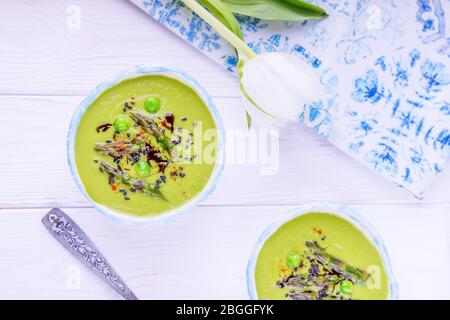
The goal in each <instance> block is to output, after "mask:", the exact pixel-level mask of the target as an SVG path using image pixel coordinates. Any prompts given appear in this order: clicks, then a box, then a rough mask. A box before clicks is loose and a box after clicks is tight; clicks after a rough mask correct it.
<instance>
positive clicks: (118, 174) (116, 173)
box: [100, 161, 167, 200]
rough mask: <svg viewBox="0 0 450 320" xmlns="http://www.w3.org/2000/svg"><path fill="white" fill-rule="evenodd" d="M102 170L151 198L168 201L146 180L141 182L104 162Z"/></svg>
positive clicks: (101, 165)
mask: <svg viewBox="0 0 450 320" xmlns="http://www.w3.org/2000/svg"><path fill="white" fill-rule="evenodd" d="M100 169H101V170H103V171H104V172H106V173H107V174H109V175H110V176H112V177H113V178H114V179H117V180H120V181H121V182H123V183H125V184H127V185H129V186H131V187H133V188H135V189H136V190H138V191H141V192H143V193H145V194H148V195H149V196H151V197H153V198H157V199H162V200H167V198H166V197H165V196H164V194H163V193H162V192H161V191H160V190H158V189H154V188H153V187H152V186H151V185H150V184H149V183H147V182H146V181H144V180H139V179H136V178H133V177H131V176H130V175H128V174H127V173H125V172H123V171H122V170H120V169H119V168H116V167H115V166H113V165H112V164H110V163H108V162H104V161H102V162H101V163H100Z"/></svg>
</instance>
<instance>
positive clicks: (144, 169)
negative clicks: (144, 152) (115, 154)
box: [134, 160, 150, 177]
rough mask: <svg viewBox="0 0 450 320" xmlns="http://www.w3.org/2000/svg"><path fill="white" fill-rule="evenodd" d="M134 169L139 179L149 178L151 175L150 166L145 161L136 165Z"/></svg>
mask: <svg viewBox="0 0 450 320" xmlns="http://www.w3.org/2000/svg"><path fill="white" fill-rule="evenodd" d="M134 169H135V170H136V174H137V175H138V176H139V177H147V176H148V175H150V165H149V164H148V162H147V161H145V160H140V161H138V162H137V163H136V164H135V165H134Z"/></svg>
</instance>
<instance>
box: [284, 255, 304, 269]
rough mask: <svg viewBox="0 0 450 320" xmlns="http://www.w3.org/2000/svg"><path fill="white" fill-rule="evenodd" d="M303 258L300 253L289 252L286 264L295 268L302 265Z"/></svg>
mask: <svg viewBox="0 0 450 320" xmlns="http://www.w3.org/2000/svg"><path fill="white" fill-rule="evenodd" d="M301 260H302V258H301V257H300V255H299V254H298V253H296V252H289V253H288V254H287V257H286V264H287V265H288V266H289V268H291V269H295V268H298V267H299V266H300V262H301Z"/></svg>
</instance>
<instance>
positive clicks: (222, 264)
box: [0, 204, 450, 299]
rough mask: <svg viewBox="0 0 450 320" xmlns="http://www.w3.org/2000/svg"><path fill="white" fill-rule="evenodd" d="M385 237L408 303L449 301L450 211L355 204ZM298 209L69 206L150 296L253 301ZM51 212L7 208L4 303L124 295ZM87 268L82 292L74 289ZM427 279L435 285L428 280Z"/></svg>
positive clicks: (0, 230)
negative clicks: (124, 220) (151, 212)
mask: <svg viewBox="0 0 450 320" xmlns="http://www.w3.org/2000/svg"><path fill="white" fill-rule="evenodd" d="M352 208H354V209H356V210H358V211H359V212H360V213H361V214H362V215H364V216H365V217H366V218H367V219H369V221H371V223H372V224H373V225H374V227H375V228H376V229H377V230H378V232H379V233H380V235H381V236H382V237H383V239H384V242H385V244H386V246H387V248H388V251H389V253H390V256H391V259H392V265H393V269H394V272H395V274H396V276H397V278H398V282H399V286H400V297H401V298H403V299H431V298H437V299H446V298H447V299H448V298H449V297H450V278H449V274H448V273H447V272H445V270H448V269H449V267H450V254H449V252H450V247H449V245H450V241H449V240H450V239H449V233H448V225H449V222H450V221H449V219H450V218H449V215H448V212H449V211H450V205H420V206H417V205H412V204H411V205H361V206H359V205H358V206H352ZM289 209H292V207H290V206H251V207H249V206H245V207H240V206H236V207H209V206H208V207H204V206H203V207H199V208H196V209H194V210H192V211H190V212H189V213H188V214H186V215H185V216H182V217H180V218H179V219H177V220H175V221H173V222H171V223H170V224H166V225H164V226H159V227H148V228H139V227H136V226H130V225H125V224H120V223H118V222H113V221H110V220H108V219H106V218H104V217H103V216H101V215H100V214H98V213H96V212H95V210H93V209H74V208H67V209H64V210H65V211H66V212H67V213H68V214H69V215H71V216H72V218H74V219H75V220H76V221H77V223H78V224H80V226H81V227H82V228H83V229H84V230H85V231H86V232H87V233H88V234H89V235H90V237H91V238H92V239H93V240H94V241H95V242H96V244H97V246H98V247H99V248H100V249H101V250H102V252H103V253H104V254H105V255H106V257H107V258H108V259H109V261H110V262H111V263H112V264H113V266H114V267H115V268H116V269H117V271H118V272H119V273H120V274H121V276H122V277H123V278H124V279H125V281H127V283H128V284H129V285H130V287H131V288H133V290H134V291H135V292H136V294H137V295H138V296H139V297H140V298H145V299H156V298H158V299H183V298H184V299H246V298H247V293H246V280H245V279H246V264H247V261H248V258H249V256H250V253H251V251H252V249H253V246H254V243H255V241H256V239H257V237H258V236H259V234H260V233H261V232H262V230H263V229H265V228H266V227H267V226H268V224H270V223H271V222H272V221H273V219H275V218H276V217H277V216H279V215H281V214H283V213H284V212H286V211H287V210H289ZM47 210H48V208H41V209H3V210H0V252H2V259H1V260H0V283H1V284H2V289H1V290H0V298H2V299H13V298H25V299H32V298H39V299H75V298H83V299H84V298H87V299H116V298H118V296H117V295H116V294H115V293H114V292H113V291H111V290H110V289H109V288H108V287H107V286H106V285H105V284H103V282H102V281H101V280H100V279H97V277H96V276H95V275H94V274H92V273H90V272H89V271H88V270H87V269H86V268H85V267H84V266H80V265H79V264H78V263H77V261H76V260H75V259H74V258H73V257H72V256H71V255H70V254H69V253H67V252H66V251H65V250H64V249H62V247H61V246H60V245H59V244H58V243H57V242H56V241H55V240H54V239H53V238H51V236H50V235H49V234H48V233H47V231H46V230H45V228H44V227H43V226H42V225H41V222H40V219H41V218H42V216H43V215H44V214H45V213H46V212H47ZM77 272H79V275H80V277H79V279H80V287H79V288H77V287H76V286H74V281H73V279H74V275H75V274H76V273H77ZM424 278H426V281H423V279H424Z"/></svg>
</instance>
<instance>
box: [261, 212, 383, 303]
mask: <svg viewBox="0 0 450 320" xmlns="http://www.w3.org/2000/svg"><path fill="white" fill-rule="evenodd" d="M255 283H256V291H257V294H258V298H259V299H264V300H265V299H276V300H280V299H289V300H290V299H293V300H308V299H338V300H339V299H355V300H358V299H367V300H370V299H387V298H388V295H389V289H388V288H389V283H388V278H387V276H386V273H385V270H384V266H383V261H382V258H381V256H380V254H379V252H378V250H377V248H376V247H375V246H374V245H373V244H372V242H371V241H369V240H368V239H367V238H366V236H365V235H364V234H363V233H362V232H361V231H360V230H359V229H357V228H356V227H355V226H354V225H353V224H351V223H350V222H348V221H346V220H344V219H342V218H340V217H339V216H337V215H333V214H328V213H307V214H304V215H301V216H299V217H297V218H295V219H293V220H291V221H289V222H287V223H285V224H284V225H282V226H281V227H280V228H279V229H278V230H277V231H276V232H275V233H274V234H273V235H271V236H270V238H268V239H267V240H266V242H265V243H264V245H263V246H262V248H261V251H260V253H259V256H258V258H257V263H256V268H255Z"/></svg>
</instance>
